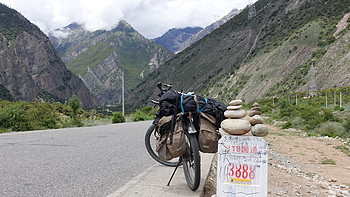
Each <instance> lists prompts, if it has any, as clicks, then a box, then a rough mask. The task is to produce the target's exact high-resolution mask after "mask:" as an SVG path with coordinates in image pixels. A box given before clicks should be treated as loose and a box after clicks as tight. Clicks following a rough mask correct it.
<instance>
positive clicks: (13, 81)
mask: <svg viewBox="0 0 350 197" xmlns="http://www.w3.org/2000/svg"><path fill="white" fill-rule="evenodd" d="M0 59H1V64H0V69H1V70H2V72H1V73H0V85H1V87H2V88H3V89H6V90H4V91H2V93H4V95H1V98H4V99H6V98H7V99H9V100H14V101H17V100H26V101H35V100H36V99H40V100H44V101H61V102H63V101H64V100H67V99H69V98H70V97H71V96H72V95H73V94H76V95H77V97H78V98H79V99H80V101H81V102H82V105H83V106H84V107H94V106H97V105H98V102H97V100H96V99H95V97H94V96H93V95H92V94H91V93H90V91H89V90H88V89H87V88H86V87H85V85H84V83H83V82H82V81H81V80H80V79H79V78H78V77H76V76H75V75H74V74H73V73H72V72H70V71H69V70H68V69H67V68H66V66H65V64H64V63H63V62H62V60H61V59H60V58H59V56H58V54H57V53H56V51H55V50H54V48H53V46H52V44H51V42H50V40H49V39H48V37H47V36H46V35H45V34H44V33H43V32H42V31H41V30H40V29H39V28H38V27H37V26H35V25H34V24H32V23H30V21H28V20H27V19H26V18H25V17H24V16H22V15H21V14H19V13H18V12H17V11H15V10H13V9H11V8H9V7H7V6H5V5H4V4H1V3H0Z"/></svg>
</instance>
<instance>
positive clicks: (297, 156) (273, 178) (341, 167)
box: [202, 125, 350, 197]
mask: <svg viewBox="0 0 350 197" xmlns="http://www.w3.org/2000/svg"><path fill="white" fill-rule="evenodd" d="M267 126H268V128H269V132H270V133H269V135H268V136H267V137H265V140H266V141H267V142H268V143H269V166H268V196H269V197H276V196H291V197H292V196H293V197H294V196H305V197H309V196H310V197H314V196H318V197H333V196H334V197H347V196H350V156H348V155H347V154H345V153H344V152H342V151H341V150H340V149H339V147H349V146H348V145H345V144H344V143H343V142H342V141H341V140H340V139H332V138H327V137H326V138H325V137H322V138H321V137H305V134H303V133H301V132H297V131H294V130H289V131H286V130H281V129H279V128H277V127H274V126H271V125H267ZM216 165H217V164H216V160H215V158H214V162H213V165H212V168H211V172H210V174H209V177H208V179H207V182H206V186H205V189H204V191H205V193H204V194H203V195H202V196H204V197H208V196H209V197H211V196H212V195H213V194H215V193H216Z"/></svg>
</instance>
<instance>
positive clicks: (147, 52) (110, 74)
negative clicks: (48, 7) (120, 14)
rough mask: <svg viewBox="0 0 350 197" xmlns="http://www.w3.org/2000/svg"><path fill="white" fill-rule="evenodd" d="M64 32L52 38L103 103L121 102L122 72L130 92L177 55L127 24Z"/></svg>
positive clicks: (67, 60) (81, 28)
mask: <svg viewBox="0 0 350 197" xmlns="http://www.w3.org/2000/svg"><path fill="white" fill-rule="evenodd" d="M63 30H64V31H66V32H67V33H68V37H66V38H57V37H53V36H51V37H50V39H51V40H52V41H53V43H54V46H55V48H56V50H57V51H58V52H59V54H60V56H61V57H62V59H63V61H64V62H65V63H66V64H67V67H68V68H69V69H70V70H71V71H72V72H74V73H75V74H76V75H78V76H80V78H81V79H82V80H83V81H84V83H85V84H86V86H87V87H88V88H89V89H90V90H91V92H92V93H93V94H94V95H96V96H97V98H98V99H99V101H100V102H101V103H102V104H117V103H120V101H121V85H122V84H121V83H122V82H121V75H122V72H124V73H125V81H126V83H125V84H126V90H127V91H126V92H127V93H128V92H129V90H130V89H132V88H134V87H135V86H136V85H137V84H138V83H139V82H141V80H142V78H143V76H146V75H148V74H149V73H150V72H152V71H153V70H155V69H157V68H158V67H159V65H160V64H161V63H162V62H165V61H166V60H167V59H169V58H171V57H172V56H173V54H172V53H171V52H170V51H169V50H167V49H166V48H165V47H161V46H160V45H157V44H155V43H153V42H152V41H150V40H148V39H146V38H145V37H143V36H142V35H141V34H139V33H138V32H137V31H135V30H134V29H133V28H132V27H131V26H130V25H129V24H128V23H127V22H125V21H120V22H119V24H118V26H116V27H115V28H114V29H112V30H110V31H105V30H98V31H95V32H88V31H86V30H85V29H84V28H83V27H82V26H80V25H77V24H72V25H70V26H68V28H65V29H63Z"/></svg>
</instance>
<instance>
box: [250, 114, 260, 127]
mask: <svg viewBox="0 0 350 197" xmlns="http://www.w3.org/2000/svg"><path fill="white" fill-rule="evenodd" d="M249 122H250V124H251V125H252V126H254V125H256V124H264V119H263V117H261V116H260V115H255V116H253V117H251V118H250V120H249Z"/></svg>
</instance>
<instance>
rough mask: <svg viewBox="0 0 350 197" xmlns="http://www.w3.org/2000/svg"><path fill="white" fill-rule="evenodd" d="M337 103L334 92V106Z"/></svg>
mask: <svg viewBox="0 0 350 197" xmlns="http://www.w3.org/2000/svg"><path fill="white" fill-rule="evenodd" d="M336 105H337V95H336V94H335V92H334V107H335V106H336Z"/></svg>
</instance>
